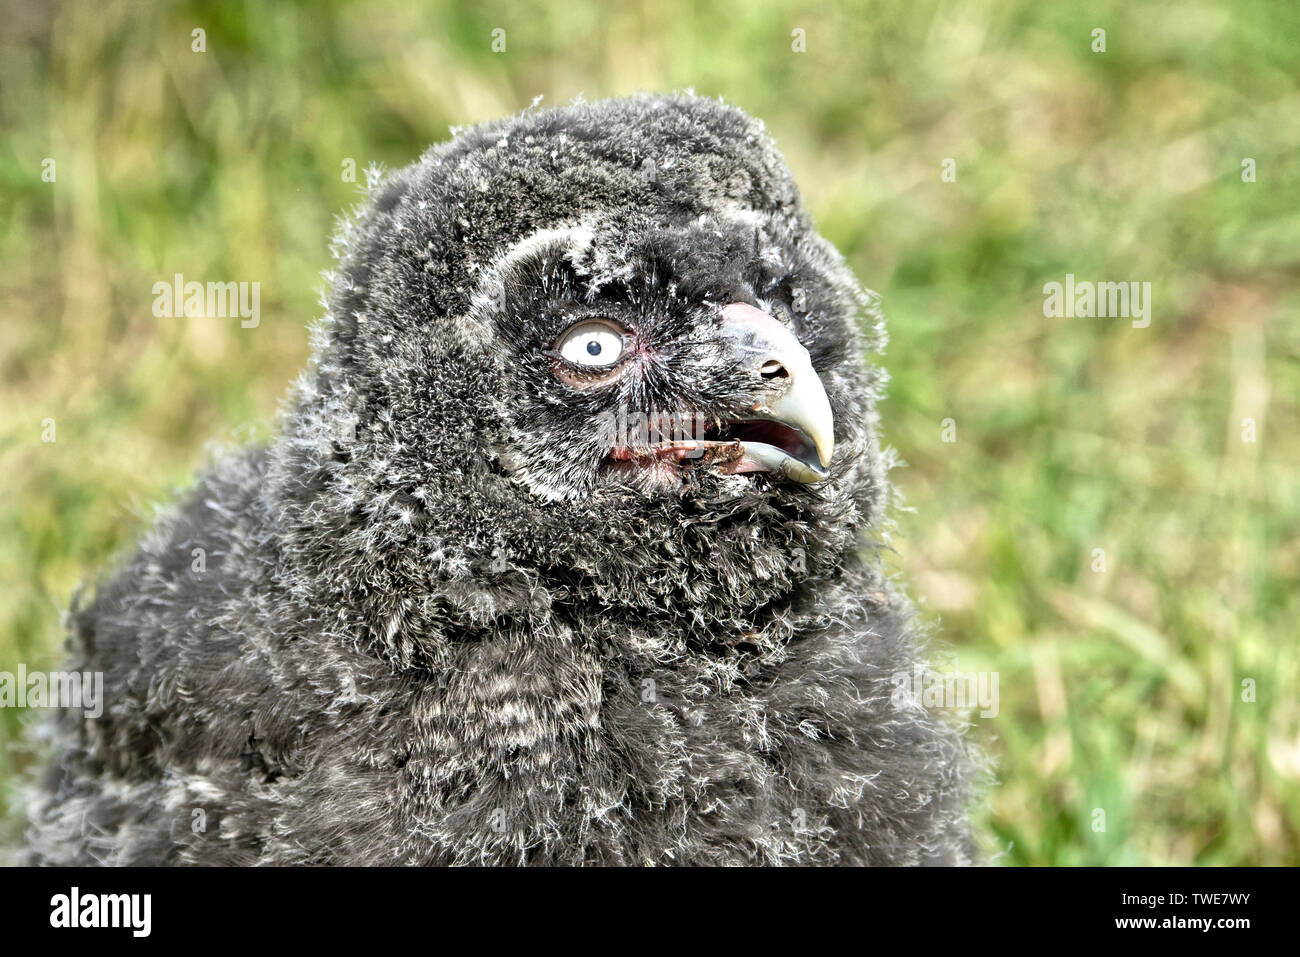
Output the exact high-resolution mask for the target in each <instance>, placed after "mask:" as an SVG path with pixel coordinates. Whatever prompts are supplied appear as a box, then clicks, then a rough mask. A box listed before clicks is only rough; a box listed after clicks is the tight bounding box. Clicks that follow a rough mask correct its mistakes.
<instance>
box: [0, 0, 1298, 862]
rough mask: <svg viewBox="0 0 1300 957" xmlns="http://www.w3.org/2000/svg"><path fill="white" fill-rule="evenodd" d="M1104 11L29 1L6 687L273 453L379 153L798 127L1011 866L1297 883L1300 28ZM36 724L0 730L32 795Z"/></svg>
mask: <svg viewBox="0 0 1300 957" xmlns="http://www.w3.org/2000/svg"><path fill="white" fill-rule="evenodd" d="M1091 6H1092V9H1091V10H1090V11H1087V12H1084V11H1072V10H1070V9H1068V8H1067V7H1066V6H1065V5H1055V4H1042V3H1035V2H1029V0H1024V2H1007V3H991V2H973V3H951V4H949V3H936V2H906V0H886V2H881V3H873V4H871V5H869V6H866V5H854V4H829V3H815V4H814V3H808V4H798V3H795V4H776V3H770V2H756V3H747V4H743V5H741V4H734V5H727V4H721V3H705V4H686V3H683V4H673V3H648V2H647V3H642V4H635V5H622V6H617V7H613V6H605V5H601V4H595V3H568V4H563V5H554V6H553V7H552V6H549V5H543V4H538V3H523V4H517V3H502V2H487V3H482V4H479V5H477V6H476V7H475V8H474V9H472V10H466V9H462V8H461V6H460V5H456V4H453V3H450V2H435V3H429V4H422V5H420V6H419V8H418V9H417V8H415V7H414V6H404V5H399V4H381V5H365V6H360V5H358V6H352V5H347V4H343V3H339V2H335V0H327V2H319V3H311V4H307V3H302V4H295V3H285V4H275V5H271V4H267V5H257V4H247V5H244V4H239V5H229V6H220V7H218V6H216V5H207V4H200V3H176V4H168V5H158V6H156V7H153V8H145V7H143V6H142V5H138V4H127V3H121V2H109V3H97V4H90V3H69V4H65V5H61V6H58V7H57V8H55V7H53V6H52V5H46V4H43V3H39V2H30V0H29V2H15V0H10V2H8V3H7V4H6V9H5V19H6V27H5V32H4V36H3V40H0V44H2V46H0V119H2V120H3V133H2V134H0V190H2V198H0V223H2V224H3V231H2V232H0V258H2V260H3V263H4V268H3V271H2V272H0V366H2V367H3V384H2V385H0V389H3V392H2V397H3V404H2V406H0V457H2V458H0V583H2V585H3V587H2V588H0V629H2V630H0V670H14V669H15V668H16V666H17V663H18V662H24V663H26V664H27V666H28V667H29V668H31V669H37V668H51V667H55V666H56V663H57V661H58V660H59V653H58V647H59V644H60V641H61V632H60V626H59V614H60V610H61V609H63V608H65V607H66V605H67V601H68V597H69V595H70V594H71V592H72V590H73V588H74V586H75V585H76V584H77V582H78V581H80V580H81V579H82V578H84V577H85V576H87V575H90V574H93V573H94V572H95V571H96V570H98V569H100V568H101V567H102V566H103V565H104V563H105V562H106V561H108V560H109V558H110V557H111V555H112V554H113V553H114V552H115V551H117V550H120V549H122V548H124V547H127V546H128V545H129V544H130V542H131V541H132V539H133V537H134V536H135V535H136V534H138V532H139V531H140V530H141V529H142V528H143V527H144V525H145V523H147V521H148V517H149V515H150V514H151V511H150V509H151V505H150V503H152V502H154V501H156V500H158V499H159V498H162V497H165V496H166V495H167V494H169V492H170V491H171V490H174V489H176V488H178V487H181V486H183V485H184V484H185V483H186V482H187V481H188V478H189V477H190V476H191V475H192V473H193V470H194V469H195V467H196V466H197V465H199V464H200V463H201V462H202V460H203V455H204V447H205V444H206V443H207V442H209V441H210V440H218V441H228V440H230V439H232V438H234V437H248V436H252V435H260V434H265V429H266V428H267V426H268V423H269V420H270V417H271V416H272V414H273V412H274V409H275V407H276V403H277V400H278V398H279V397H280V396H281V394H282V393H283V391H284V389H285V386H286V384H287V383H288V381H289V379H290V378H291V377H292V375H293V374H294V373H295V372H296V371H297V369H298V368H299V367H300V366H301V364H302V363H303V361H304V359H305V357H306V355H307V349H308V343H307V333H306V327H307V323H308V321H309V320H310V319H311V318H312V317H313V316H315V315H316V314H317V313H318V311H319V306H318V303H317V296H318V290H319V288H320V286H321V284H322V282H321V278H320V275H319V274H320V272H321V270H323V269H325V268H328V266H329V265H330V260H329V256H328V239H329V236H330V233H331V231H332V229H333V222H334V218H335V216H336V215H338V214H340V213H342V212H344V211H346V210H347V209H348V208H349V207H350V206H351V205H352V204H354V203H355V202H356V201H357V200H358V198H359V197H358V194H357V190H356V187H355V185H353V184H351V183H348V182H345V181H344V180H343V177H342V176H341V171H342V167H343V163H344V161H345V160H346V159H352V160H354V161H355V163H356V166H357V169H358V171H360V170H361V169H364V167H365V166H367V165H368V164H370V163H372V162H378V163H383V164H386V165H388V166H397V165H403V164H405V163H407V162H409V161H411V160H412V159H414V158H415V157H416V156H417V155H418V154H419V153H420V152H421V151H422V149H423V148H424V147H425V146H426V145H427V144H429V143H431V142H435V141H438V140H442V139H445V138H446V137H447V135H448V127H449V126H451V125H465V124H468V123H472V122H477V121H479V120H485V119H490V118H493V117H496V116H499V115H503V114H506V113H510V112H514V111H517V110H519V109H521V108H523V107H525V106H527V105H528V104H529V103H530V102H531V101H532V100H533V99H534V98H535V97H536V96H539V95H541V96H544V101H543V102H544V103H549V104H563V103H566V102H568V101H570V100H571V99H572V98H573V97H575V96H577V95H580V94H581V95H583V96H585V97H586V98H588V99H595V98H598V97H603V96H608V95H614V94H621V93H628V92H632V91H634V90H637V89H651V90H668V89H679V88H688V87H689V88H694V89H695V90H696V91H697V92H700V93H706V94H710V95H722V96H724V97H725V98H727V99H728V100H730V101H732V102H735V103H738V104H739V105H741V106H743V107H745V108H746V109H748V110H749V111H751V112H752V113H754V114H756V115H758V116H760V117H762V118H763V119H764V120H765V121H766V123H767V124H768V126H769V128H770V130H771V131H772V133H773V134H774V135H775V136H776V138H777V140H778V142H779V143H780V145H781V147H782V148H783V150H784V151H785V153H786V155H787V158H788V159H789V161H790V164H791V166H792V167H793V169H794V171H795V175H796V177H797V178H798V180H799V181H800V183H801V184H802V187H803V189H804V192H805V195H806V197H807V200H808V203H809V205H810V207H811V208H812V209H813V211H814V213H815V215H816V216H817V218H818V221H819V223H820V226H821V228H822V231H823V232H824V233H825V234H826V235H827V236H828V237H829V238H830V239H831V240H832V241H833V242H835V243H836V244H837V245H838V246H839V247H840V248H841V249H842V250H843V252H844V253H845V255H846V256H847V257H848V259H849V261H850V262H851V264H852V265H853V267H854V268H855V270H856V271H857V272H858V274H859V276H860V277H861V278H862V279H863V281H864V282H865V283H866V284H867V285H869V286H871V287H873V288H875V289H877V290H878V291H880V292H881V293H882V294H883V295H884V300H885V307H886V310H887V313H888V315H889V318H890V328H891V334H892V342H891V345H890V348H889V350H888V354H887V356H886V358H885V362H886V363H887V365H888V367H889V369H890V371H891V373H892V375H893V384H892V386H891V394H890V398H889V399H888V401H887V402H886V403H885V405H884V406H883V408H882V412H883V415H884V422H885V432H886V439H887V441H889V442H890V443H891V444H892V445H894V446H895V447H896V448H897V449H898V450H899V452H900V454H901V456H902V458H903V459H905V460H906V462H907V463H908V466H907V468H905V469H901V470H900V471H899V472H898V473H896V480H897V481H898V482H899V484H900V485H901V487H902V490H903V492H904V493H905V495H906V497H907V502H908V505H909V506H910V509H911V510H909V511H905V512H903V513H901V514H900V515H899V520H898V528H897V530H896V531H895V533H894V536H893V544H894V546H895V548H896V549H897V556H896V559H895V560H896V562H897V565H898V567H899V569H900V570H901V571H902V572H903V573H904V574H905V575H906V576H907V579H908V581H909V583H910V588H911V591H912V593H913V594H914V595H915V596H916V597H917V599H918V600H919V601H921V602H922V608H923V614H924V615H925V617H926V618H927V620H929V621H931V622H934V623H935V624H936V625H937V627H938V628H939V629H940V631H941V634H942V635H943V639H944V641H945V642H946V646H947V652H946V653H947V654H948V655H949V656H950V657H953V658H955V659H956V660H957V663H958V665H959V667H960V668H961V669H962V670H976V669H979V670H994V671H997V672H998V673H999V676H1000V692H1001V711H1000V714H999V715H998V716H997V718H995V719H991V720H976V722H975V727H974V733H975V734H976V735H977V737H978V739H979V740H980V741H981V742H982V743H983V744H984V745H985V746H986V747H987V748H988V749H989V751H990V752H991V753H992V754H993V756H994V757H995V759H996V760H997V762H998V783H997V785H996V786H995V787H994V788H993V789H992V791H991V792H990V794H989V796H988V802H987V806H985V807H983V808H981V810H980V812H979V817H980V825H981V827H982V829H983V831H984V833H985V835H986V839H987V845H988V847H989V848H990V849H991V850H993V851H995V852H1001V853H1002V854H1003V856H1002V860H1003V861H1004V862H1006V863H1019V864H1161V863H1179V864H1185V863H1197V864H1280V863H1291V864H1294V863H1300V699H1298V696H1297V693H1296V689H1297V682H1298V681H1300V652H1298V649H1297V642H1296V624H1295V622H1296V621H1297V619H1298V618H1300V607H1298V605H1300V601H1298V600H1297V589H1296V582H1297V579H1298V578H1300V538H1298V537H1297V534H1296V533H1297V526H1298V525H1300V521H1298V519H1300V485H1298V484H1297V482H1296V469H1297V466H1298V465H1300V448H1298V445H1297V442H1296V440H1295V436H1296V432H1297V426H1298V425H1300V423H1298V422H1297V418H1298V416H1300V364H1298V363H1297V361H1296V360H1297V358H1298V357H1300V322H1298V321H1297V314H1298V313H1300V279H1298V278H1297V277H1298V276H1300V269H1297V267H1298V266H1300V202H1298V200H1300V163H1298V162H1297V158H1298V156H1297V147H1298V145H1300V90H1298V89H1297V79H1296V78H1297V76H1300V50H1298V49H1297V47H1296V45H1295V37H1296V35H1297V33H1298V32H1300V9H1298V8H1296V7H1295V6H1294V4H1290V3H1287V2H1280V0H1279V2H1240V3H1227V2H1221V3H1208V2H1196V0H1193V2H1168V3H1149V4H1139V5H1134V4H1129V3H1121V2H1103V3H1099V4H1093V5H1091ZM497 27H500V28H503V29H505V31H506V51H505V52H504V53H493V52H492V50H491V31H492V30H493V29H494V28H497ZM195 28H202V29H204V30H205V31H206V43H207V52H206V53H194V52H192V51H191V31H192V30H194V29H195ZM795 28H800V29H803V30H805V31H806V36H807V52H805V53H798V54H797V53H794V52H792V50H791V31H792V30H793V29H795ZM1096 28H1103V29H1105V30H1106V31H1107V50H1106V52H1105V53H1094V52H1092V50H1091V49H1090V44H1091V41H1092V31H1093V30H1094V29H1096ZM1245 157H1251V158H1253V159H1254V160H1255V161H1256V163H1257V166H1258V181H1257V182H1255V183H1243V182H1242V180H1241V176H1240V170H1241V161H1242V159H1243V158H1245ZM46 158H52V159H54V160H55V163H56V175H57V179H56V181H55V182H54V183H48V182H43V181H42V179H41V172H42V162H43V160H45V159H46ZM945 158H953V159H954V160H955V161H956V171H957V177H956V181H955V182H943V181H942V180H941V177H940V170H941V163H942V161H943V160H944V159H945ZM358 178H363V177H362V176H361V175H360V172H359V173H358ZM176 272H181V273H184V274H185V275H186V277H187V278H190V277H192V278H199V279H212V278H219V279H222V280H237V281H240V280H242V281H259V282H260V283H261V287H262V303H261V308H262V322H261V325H260V326H259V327H258V328H257V329H240V328H239V324H238V322H237V321H231V320H222V319H189V320H179V319H170V320H169V319H156V318H154V317H153V315H152V313H151V309H150V307H151V303H152V293H151V287H152V284H153V283H154V282H155V281H156V280H158V279H159V278H166V277H170V276H171V275H173V274H174V273H176ZM1067 272H1070V273H1074V274H1075V275H1076V276H1078V277H1079V278H1080V279H1095V280H1108V281H1120V280H1129V279H1132V280H1139V281H1149V282H1151V283H1152V284H1153V298H1154V318H1153V321H1152V323H1151V326H1150V328H1147V329H1133V328H1131V327H1130V326H1129V324H1128V322H1126V321H1124V320H1113V319H1110V320H1108V319H1091V320H1089V319H1045V318H1044V317H1043V315H1042V286H1043V284H1044V283H1045V282H1048V281H1053V280H1055V281H1060V280H1062V279H1063V278H1064V275H1065V274H1066V273H1067ZM949 418H951V419H952V420H954V422H955V425H956V441H955V442H944V441H942V437H941V433H942V429H943V422H944V420H945V419H949ZM1248 418H1249V419H1253V420H1254V422H1255V423H1256V428H1257V430H1258V441H1256V442H1254V443H1250V442H1244V441H1242V437H1241V436H1242V422H1243V420H1244V419H1248ZM46 419H54V420H55V427H56V430H57V432H56V441H55V442H53V443H47V442H43V441H42V438H41V436H42V430H43V428H44V425H43V423H44V420H46ZM1094 549H1104V551H1105V555H1106V571H1105V572H1095V571H1093V569H1092V565H1093V556H1094ZM1245 679H1252V680H1253V681H1254V682H1255V685H1256V698H1255V700H1254V701H1253V702H1246V701H1243V700H1242V682H1243V680H1245ZM28 717H29V716H24V715H22V714H20V713H19V712H17V711H15V710H14V709H4V710H3V711H0V743H4V744H5V745H6V747H5V748H4V749H3V750H2V751H0V787H4V786H7V785H9V784H11V783H12V782H13V780H14V779H15V775H16V774H18V773H20V772H21V771H22V770H23V769H24V768H25V767H26V766H27V765H28V764H29V763H30V761H31V755H30V751H29V747H28V742H27V741H26V740H25V739H24V738H22V737H20V735H21V733H22V725H23V724H24V723H25V721H26V720H27V719H28ZM1096 809H1102V810H1103V811H1104V812H1105V815H1106V829H1105V831H1104V832H1103V831H1097V830H1095V829H1094V821H1095V820H1096V817H1095V814H1094V811H1095V810H1096ZM9 827H10V830H11V834H13V833H16V831H17V822H16V818H15V817H14V816H13V815H10V817H9Z"/></svg>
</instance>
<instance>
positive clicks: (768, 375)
mask: <svg viewBox="0 0 1300 957" xmlns="http://www.w3.org/2000/svg"><path fill="white" fill-rule="evenodd" d="M758 374H759V375H761V376H762V377H763V378H764V379H767V380H769V381H774V380H778V379H788V378H790V373H789V372H787V371H786V368H785V366H783V365H782V364H781V363H780V362H778V361H777V360H775V359H769V360H767V362H764V363H763V364H762V366H760V367H759V370H758Z"/></svg>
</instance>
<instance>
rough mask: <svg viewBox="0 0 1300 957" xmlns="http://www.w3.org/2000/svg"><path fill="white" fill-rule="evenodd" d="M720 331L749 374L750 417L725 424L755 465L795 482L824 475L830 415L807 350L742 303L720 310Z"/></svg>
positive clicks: (830, 445) (831, 444)
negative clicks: (751, 382)
mask: <svg viewBox="0 0 1300 957" xmlns="http://www.w3.org/2000/svg"><path fill="white" fill-rule="evenodd" d="M722 334H723V336H724V337H725V338H726V339H727V340H728V341H729V342H730V344H731V346H732V348H733V349H734V350H735V351H736V353H737V354H738V355H739V356H740V357H741V361H742V363H743V366H744V368H745V369H746V370H747V371H748V372H750V373H752V374H753V376H754V378H755V386H756V395H757V398H756V399H755V401H754V403H753V405H752V406H751V407H750V410H751V411H752V412H753V413H754V419H753V420H745V421H742V422H735V423H730V424H729V431H730V433H731V435H732V436H733V437H734V438H735V439H736V440H738V441H740V443H741V445H742V446H743V448H744V450H745V454H746V456H747V457H748V458H750V459H752V460H753V461H754V462H755V463H756V464H757V465H758V466H759V467H761V468H763V469H765V470H767V471H772V472H779V473H780V474H782V475H785V476H787V477H788V478H791V479H794V480H795V481H798V482H806V483H812V482H821V481H824V480H825V479H826V478H828V477H829V475H830V472H829V466H830V464H831V455H832V454H833V453H834V451H835V436H834V432H835V420H834V418H833V416H832V415H831V403H830V400H829V399H828V398H827V397H826V389H825V387H824V386H823V385H822V381H821V379H820V378H819V377H818V375H817V373H816V372H815V371H814V370H813V366H812V358H811V357H810V356H809V355H808V350H807V349H805V348H804V346H803V344H802V343H800V342H799V340H798V339H797V338H795V335H794V333H793V332H791V331H790V330H789V329H787V328H786V327H785V326H784V325H782V324H781V323H780V322H778V321H777V320H775V319H773V318H772V317H771V316H769V315H768V314H767V313H765V312H763V311H761V310H759V309H756V308H755V307H754V306H751V305H747V304H745V303H732V304H731V305H729V306H726V307H725V308H723V310H722Z"/></svg>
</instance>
